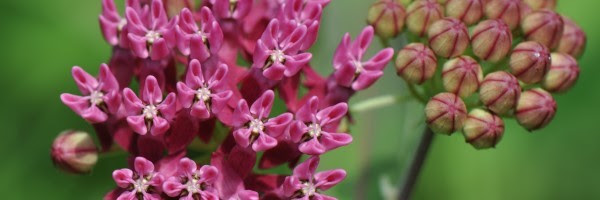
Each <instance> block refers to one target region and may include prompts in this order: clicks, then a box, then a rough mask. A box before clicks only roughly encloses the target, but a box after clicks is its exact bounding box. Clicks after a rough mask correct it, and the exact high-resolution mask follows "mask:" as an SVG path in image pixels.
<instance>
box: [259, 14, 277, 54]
mask: <svg viewBox="0 0 600 200" xmlns="http://www.w3.org/2000/svg"><path fill="white" fill-rule="evenodd" d="M278 32H279V21H278V20H277V19H272V20H271V21H270V22H269V25H267V28H266V29H265V32H263V34H262V36H261V37H260V40H261V41H262V42H263V43H264V44H265V46H266V47H276V46H278V44H277V33H278Z"/></svg>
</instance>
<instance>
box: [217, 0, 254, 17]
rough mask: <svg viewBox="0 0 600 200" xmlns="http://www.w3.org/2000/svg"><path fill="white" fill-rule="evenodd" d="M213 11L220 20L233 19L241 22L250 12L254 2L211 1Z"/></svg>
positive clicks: (248, 0) (249, 0) (237, 0)
mask: <svg viewBox="0 0 600 200" xmlns="http://www.w3.org/2000/svg"><path fill="white" fill-rule="evenodd" d="M209 2H210V3H211V4H212V5H213V7H212V10H213V11H214V13H215V16H216V17H217V18H219V19H227V18H232V19H236V20H240V19H242V18H244V17H246V15H248V13H249V12H250V9H251V8H252V3H253V1H252V0H209Z"/></svg>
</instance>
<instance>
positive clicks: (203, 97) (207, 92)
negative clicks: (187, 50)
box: [177, 59, 233, 119]
mask: <svg viewBox="0 0 600 200" xmlns="http://www.w3.org/2000/svg"><path fill="white" fill-rule="evenodd" d="M204 73H205V72H203V70H202V67H201V65H200V62H199V61H198V60H195V59H194V60H192V61H191V62H190V65H189V68H188V71H187V74H186V77H185V83H184V82H178V83H177V94H178V100H179V102H180V103H181V105H182V106H183V107H185V108H191V111H190V115H192V116H194V117H197V118H199V119H208V118H210V117H211V116H213V115H215V114H218V113H219V111H220V110H222V109H223V108H224V107H225V106H227V102H228V101H229V98H231V96H232V95H233V92H232V91H231V90H226V89H225V88H224V87H226V86H227V85H226V82H225V81H224V80H225V78H226V75H227V65H225V64H221V65H220V66H219V68H217V70H216V71H215V72H214V74H212V75H211V76H208V75H207V74H204Z"/></svg>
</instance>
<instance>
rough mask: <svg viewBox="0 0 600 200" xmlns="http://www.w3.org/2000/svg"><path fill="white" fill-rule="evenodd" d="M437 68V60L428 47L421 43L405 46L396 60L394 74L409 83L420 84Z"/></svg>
mask: <svg viewBox="0 0 600 200" xmlns="http://www.w3.org/2000/svg"><path fill="white" fill-rule="evenodd" d="M436 68H437V58H436V57H435V54H434V53H433V51H432V50H431V49H429V47H427V46H425V45H424V44H421V43H411V44H408V45H406V46H405V47H404V48H403V49H402V50H400V52H398V57H397V58H396V72H397V74H398V76H401V77H402V78H404V80H406V81H408V82H409V83H416V84H422V83H423V82H425V81H426V80H429V79H430V78H431V77H432V76H433V75H434V74H435V70H436Z"/></svg>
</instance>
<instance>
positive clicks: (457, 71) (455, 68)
mask: <svg viewBox="0 0 600 200" xmlns="http://www.w3.org/2000/svg"><path fill="white" fill-rule="evenodd" d="M482 79H483V72H482V70H481V66H480V65H479V63H477V61H475V60H474V59H473V58H471V57H469V56H459V57H457V58H454V59H452V60H449V61H447V62H446V63H445V64H444V69H443V71H442V81H443V82H444V88H445V89H446V91H448V92H451V93H454V94H457V95H459V96H461V97H469V96H471V94H473V93H475V92H476V91H477V89H478V88H479V83H480V82H481V80H482Z"/></svg>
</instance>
